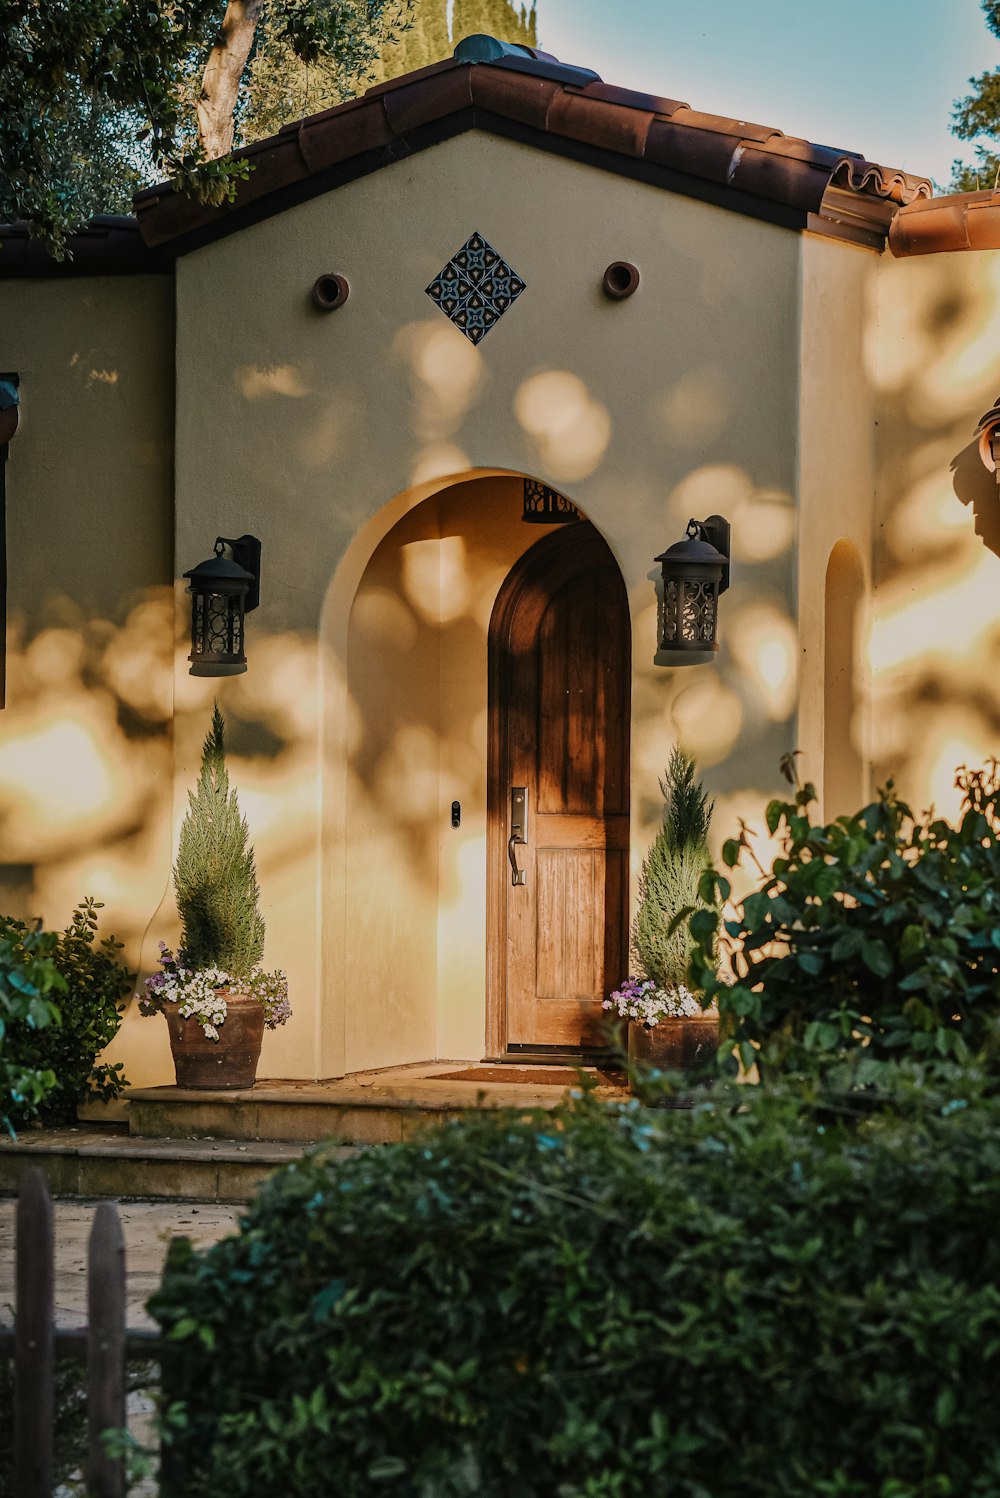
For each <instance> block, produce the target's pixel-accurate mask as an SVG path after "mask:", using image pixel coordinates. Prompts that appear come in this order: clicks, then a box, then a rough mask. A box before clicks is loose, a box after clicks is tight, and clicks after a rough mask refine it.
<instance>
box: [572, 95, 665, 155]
mask: <svg viewBox="0 0 1000 1498" xmlns="http://www.w3.org/2000/svg"><path fill="white" fill-rule="evenodd" d="M655 118H656V117H655V115H652V114H650V113H648V111H646V110H641V109H629V108H626V107H625V106H623V105H621V104H610V103H608V102H606V101H605V100H603V99H590V98H588V97H587V95H586V94H581V93H576V92H574V91H571V90H570V89H560V90H559V92H558V93H557V94H556V95H555V97H554V98H553V100H552V103H551V105H550V106H549V112H548V116H547V118H546V121H545V128H546V129H547V130H549V131H550V132H551V133H552V134H553V135H564V136H566V137H568V139H570V140H577V141H580V142H582V143H583V144H584V145H588V146H599V147H600V148H601V149H602V150H605V151H617V152H619V153H620V154H621V155H623V156H641V155H642V154H643V151H644V149H645V145H646V136H647V135H648V134H649V127H650V125H651V124H652V123H653V120H654V119H655Z"/></svg>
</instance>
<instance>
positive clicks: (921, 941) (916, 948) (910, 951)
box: [899, 925, 927, 963]
mask: <svg viewBox="0 0 1000 1498" xmlns="http://www.w3.org/2000/svg"><path fill="white" fill-rule="evenodd" d="M926 945H927V937H926V935H925V934H924V928H923V927H922V926H914V925H909V926H906V927H904V929H903V934H902V936H901V937H900V939H899V955H900V957H901V959H902V960H903V962H904V963H909V962H910V961H911V960H912V959H913V958H914V957H916V956H918V954H919V953H921V952H922V951H923V950H924V948H925V946H926Z"/></svg>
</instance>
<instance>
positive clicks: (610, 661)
mask: <svg viewBox="0 0 1000 1498" xmlns="http://www.w3.org/2000/svg"><path fill="white" fill-rule="evenodd" d="M630 695H631V630H630V623H629V611H628V599H627V596H626V592H625V585H624V583H623V581H622V577H621V573H620V572H619V569H618V566H617V563H616V562H615V559H614V557H613V555H612V553H611V551H610V549H609V547H608V545H607V543H606V542H605V541H604V540H603V538H602V537H601V535H600V534H599V532H598V531H597V530H595V528H594V527H593V526H592V525H590V524H588V523H587V522H578V523H576V524H572V525H568V526H565V527H563V528H561V529H560V530H558V531H556V532H554V533H553V534H551V535H549V536H546V537H545V538H544V540H542V541H540V542H538V544H537V545H536V546H534V547H532V549H531V550H530V551H529V552H527V553H526V555H525V556H523V557H522V558H521V559H520V561H519V562H518V563H517V564H516V565H515V566H514V567H513V568H512V570H511V572H510V574H509V575H508V577H507V579H506V581H505V582H504V585H503V587H502V588H501V589H500V593H499V595H498V597H497V602H496V606H495V608H494V610H493V617H492V620H491V623H490V640H489V772H488V784H489V791H488V798H489V804H488V822H487V827H488V837H487V878H488V900H489V904H488V916H487V951H488V972H487V992H488V1005H487V1012H488V1026H489V1037H488V1044H489V1048H490V1053H491V1054H492V1055H494V1056H503V1055H507V1054H511V1053H516V1054H524V1053H532V1052H535V1053H541V1054H551V1053H552V1052H556V1051H558V1052H569V1053H572V1054H579V1053H581V1052H584V1053H585V1052H587V1051H594V1050H600V1049H601V1047H602V1044H603V1042H604V1034H603V1023H602V1022H603V1019H604V1012H603V1010H602V1007H601V1004H602V1000H603V999H604V998H605V996H606V995H607V993H608V991H609V989H611V988H613V987H614V986H615V985H616V984H617V982H618V981H619V980H620V978H621V976H622V975H623V974H624V973H625V971H626V964H627V953H628V846H629V708H630Z"/></svg>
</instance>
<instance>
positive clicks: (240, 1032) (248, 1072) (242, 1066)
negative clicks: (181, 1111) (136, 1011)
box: [164, 989, 264, 1090]
mask: <svg viewBox="0 0 1000 1498" xmlns="http://www.w3.org/2000/svg"><path fill="white" fill-rule="evenodd" d="M225 999H226V1007H227V1013H226V1018H225V1022H224V1023H223V1024H221V1025H220V1026H219V1038H218V1040H212V1039H211V1038H210V1037H209V1036H208V1035H206V1034H205V1032H204V1030H203V1029H202V1027H201V1025H200V1024H199V1023H198V1021H197V1020H196V1019H182V1018H181V1016H180V1015H179V1014H178V1013H177V1010H176V1009H175V1008H173V1007H172V1006H171V1008H169V1009H165V1010H164V1015H165V1017H166V1021H167V1029H168V1030H169V1031H170V1049H171V1051H172V1053H173V1058H174V1075H175V1076H176V1078H177V1085H178V1087H191V1088H195V1089H208V1088H211V1089H213V1090H214V1089H216V1088H223V1087H252V1086H253V1084H254V1078H255V1077H256V1075H257V1062H258V1060H259V1059H260V1046H261V1041H262V1040H263V1039H264V1010H263V1008H262V1007H261V1005H260V1004H258V1002H257V1000H256V999H251V998H250V997H249V995H247V994H245V993H240V992H239V991H238V990H233V989H227V990H226V993H225Z"/></svg>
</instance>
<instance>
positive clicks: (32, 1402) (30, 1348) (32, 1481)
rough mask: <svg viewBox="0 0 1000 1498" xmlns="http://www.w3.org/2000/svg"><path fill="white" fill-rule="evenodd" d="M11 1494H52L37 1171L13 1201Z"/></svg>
mask: <svg viewBox="0 0 1000 1498" xmlns="http://www.w3.org/2000/svg"><path fill="white" fill-rule="evenodd" d="M16 1286H17V1324H16V1330H15V1338H14V1411H15V1413H14V1421H15V1424H14V1498H51V1494H52V1427H53V1413H54V1402H55V1399H54V1390H53V1381H54V1377H55V1316H54V1300H53V1297H54V1287H55V1264H54V1249H53V1236H52V1201H51V1198H50V1197H49V1190H48V1186H47V1185H46V1183H45V1177H44V1176H43V1175H42V1172H41V1171H40V1170H34V1169H33V1170H29V1171H28V1172H27V1174H26V1175H25V1178H24V1180H23V1182H22V1184H21V1190H20V1194H19V1196H18V1200H17V1267H16Z"/></svg>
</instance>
